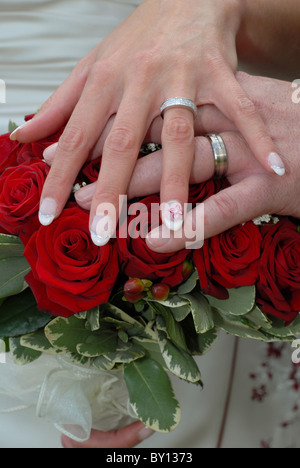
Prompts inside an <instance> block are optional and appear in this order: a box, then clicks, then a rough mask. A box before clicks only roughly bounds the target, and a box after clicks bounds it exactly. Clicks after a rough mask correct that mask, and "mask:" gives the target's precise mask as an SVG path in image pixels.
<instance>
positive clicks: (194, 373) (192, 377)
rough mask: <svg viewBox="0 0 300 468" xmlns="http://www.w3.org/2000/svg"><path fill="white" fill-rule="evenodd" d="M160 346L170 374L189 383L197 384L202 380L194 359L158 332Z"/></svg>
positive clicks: (162, 333)
mask: <svg viewBox="0 0 300 468" xmlns="http://www.w3.org/2000/svg"><path fill="white" fill-rule="evenodd" d="M158 344H159V347H160V350H161V354H162V356H163V358H164V361H165V363H166V366H167V368H168V369H169V371H170V372H172V373H173V374H175V375H176V376H177V377H179V378H181V379H184V380H187V381H188V382H192V383H195V382H199V381H200V380H201V374H200V371H199V369H198V366H197V364H196V362H195V361H194V359H193V357H192V356H191V355H190V354H189V353H187V352H185V351H183V350H182V349H179V348H178V347H177V346H176V345H175V344H174V343H172V342H171V341H170V340H168V339H167V337H166V335H165V333H164V332H162V331H158Z"/></svg>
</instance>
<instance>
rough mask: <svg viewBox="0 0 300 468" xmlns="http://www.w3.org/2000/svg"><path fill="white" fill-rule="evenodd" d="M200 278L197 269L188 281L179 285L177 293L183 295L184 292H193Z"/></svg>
mask: <svg viewBox="0 0 300 468" xmlns="http://www.w3.org/2000/svg"><path fill="white" fill-rule="evenodd" d="M198 279H199V275H198V272H197V270H195V271H194V272H193V273H192V274H191V276H190V277H189V278H188V279H187V281H186V282H185V283H183V284H181V285H180V286H179V288H178V290H177V294H178V295H179V296H181V295H182V294H189V293H190V292H192V291H193V290H194V289H195V287H196V285H197V282H198Z"/></svg>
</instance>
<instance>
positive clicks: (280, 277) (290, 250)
mask: <svg viewBox="0 0 300 468" xmlns="http://www.w3.org/2000/svg"><path fill="white" fill-rule="evenodd" d="M262 232H263V242H262V252H263V253H262V256H261V261H260V265H259V280H258V283H257V292H258V298H257V302H258V303H259V305H260V306H261V307H262V310H263V311H264V312H265V313H267V314H270V315H273V316H275V317H278V318H280V319H282V320H284V321H285V322H291V321H293V320H294V319H295V318H296V317H297V315H298V313H299V311H300V234H299V232H298V231H297V226H295V225H294V224H293V223H292V222H291V221H289V219H287V218H284V219H282V220H281V221H280V222H279V223H278V224H276V225H268V226H266V227H264V228H263V230H262Z"/></svg>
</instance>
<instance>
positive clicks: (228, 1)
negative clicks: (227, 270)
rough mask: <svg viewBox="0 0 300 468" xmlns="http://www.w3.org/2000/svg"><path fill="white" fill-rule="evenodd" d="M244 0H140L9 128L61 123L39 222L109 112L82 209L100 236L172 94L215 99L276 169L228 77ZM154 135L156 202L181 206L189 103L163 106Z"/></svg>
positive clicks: (62, 194)
mask: <svg viewBox="0 0 300 468" xmlns="http://www.w3.org/2000/svg"><path fill="white" fill-rule="evenodd" d="M243 3H244V2H242V1H241V0H186V1H184V2H183V1H182V0H145V1H144V2H143V3H142V4H141V6H140V7H139V8H137V9H136V11H135V12H134V13H133V14H132V15H131V16H130V17H129V18H128V19H126V20H125V21H124V22H123V23H122V24H121V25H120V26H119V27H118V28H116V29H115V30H114V31H113V32H112V33H111V34H110V35H109V36H108V37H107V38H106V39H105V40H104V41H103V42H101V43H100V45H99V46H98V47H96V48H95V49H94V50H93V51H92V52H91V53H90V54H89V55H88V56H87V57H85V58H84V59H83V60H82V61H81V62H80V63H79V64H78V65H77V66H76V67H75V69H74V71H73V72H72V73H71V75H70V76H69V78H68V79H67V80H66V81H65V82H64V83H63V84H62V86H61V87H60V88H59V89H58V90H57V91H56V93H55V94H54V95H53V96H52V97H51V98H50V99H49V100H48V101H47V102H46V103H45V105H44V106H43V107H42V109H41V111H40V112H39V113H38V114H37V116H36V117H35V118H34V119H33V120H32V121H30V122H29V123H28V124H26V126H25V127H23V128H20V129H19V130H17V131H16V132H15V133H14V135H13V136H12V138H17V139H18V140H19V141H21V142H26V141H30V140H38V139H40V138H43V137H45V136H46V135H49V134H51V133H53V132H55V131H56V130H58V129H59V128H60V127H62V126H63V125H64V124H67V125H66V129H65V131H64V133H63V135H62V137H61V139H60V141H59V144H58V147H57V150H56V155H55V159H54V162H53V164H52V168H51V171H50V174H49V176H48V178H47V181H46V184H45V187H44V190H43V193H42V197H41V206H40V220H41V222H42V224H45V225H47V224H50V223H51V222H52V221H53V219H54V218H55V217H57V216H59V214H60V213H61V211H62V209H63V207H64V205H65V203H66V201H67V199H68V197H69V194H70V193H71V190H72V186H73V183H74V180H75V179H76V176H77V174H78V172H79V171H80V169H81V167H82V165H83V163H84V162H85V161H86V159H87V158H88V155H89V153H90V152H91V151H92V150H93V148H94V147H95V145H96V143H97V141H98V139H99V137H100V136H101V134H102V132H103V130H104V128H105V126H106V124H107V122H108V120H109V119H110V118H111V116H112V115H114V114H115V115H116V118H115V120H114V124H113V126H112V128H111V131H110V132H109V134H108V135H107V138H106V140H105V144H104V149H103V158H102V166H101V173H100V176H99V181H98V184H97V187H96V190H95V193H94V195H93V201H92V205H91V218H90V229H91V232H92V237H93V240H94V242H95V243H97V245H103V244H104V243H106V242H107V241H108V240H109V237H110V235H112V234H113V232H114V230H115V222H114V220H113V218H114V216H109V212H108V216H104V215H105V214H107V213H106V212H105V209H106V208H108V211H109V208H110V207H112V208H113V210H112V211H113V212H114V213H118V212H119V210H118V204H119V195H122V194H126V193H127V189H128V186H129V183H130V179H131V176H132V173H133V171H134V168H135V164H136V160H137V156H138V153H139V148H140V146H141V144H142V142H143V140H144V137H145V134H146V133H147V131H148V129H149V127H150V125H151V123H152V122H153V120H154V119H155V118H156V117H157V116H159V114H160V106H161V105H162V103H163V102H164V101H165V100H166V99H168V98H172V97H175V96H182V97H185V98H189V99H191V100H193V101H195V103H196V104H197V105H198V106H201V105H205V104H215V106H216V107H217V108H218V109H219V110H220V111H222V112H223V113H224V115H225V116H226V117H227V118H228V119H229V120H230V121H232V122H233V123H234V125H235V127H236V128H237V129H238V130H239V131H240V132H241V134H242V135H243V136H244V138H245V140H246V141H247V143H248V145H249V148H250V149H251V150H252V152H253V154H254V155H255V156H256V157H257V159H258V161H260V163H261V165H262V167H264V168H265V169H267V170H268V171H269V172H273V171H274V167H275V166H274V161H273V159H272V157H271V159H270V155H273V158H274V155H275V159H276V160H277V163H278V161H279V163H278V164H279V165H282V166H283V163H282V161H281V159H280V157H279V156H276V152H277V149H276V147H275V145H274V143H273V141H272V139H271V137H270V135H269V133H268V131H267V129H266V127H265V124H264V122H263V120H262V119H261V117H260V116H259V114H258V113H257V112H256V109H255V106H254V104H253V102H252V100H251V99H250V98H249V97H248V95H247V94H246V92H245V91H244V90H243V89H242V87H241V86H240V84H239V83H238V82H237V80H236V78H235V71H236V67H237V52H236V36H237V34H238V31H239V28H240V25H241V22H242V18H243ZM161 141H162V144H163V158H162V173H161V184H160V189H161V202H162V203H168V202H170V201H174V200H176V201H178V202H179V203H180V204H181V205H183V204H184V203H185V202H186V201H187V197H188V183H189V179H190V173H191V168H192V164H193V158H194V121H193V114H192V112H190V110H188V109H184V108H176V109H169V110H167V111H166V112H165V119H164V123H163V127H162V133H161ZM278 164H277V165H278ZM275 170H276V167H275ZM104 221H105V223H104ZM165 222H166V221H165ZM103 225H105V226H106V228H107V229H106V230H105V232H103V230H102V228H101V226H102V227H103Z"/></svg>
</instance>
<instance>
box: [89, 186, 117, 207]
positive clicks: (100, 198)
mask: <svg viewBox="0 0 300 468" xmlns="http://www.w3.org/2000/svg"><path fill="white" fill-rule="evenodd" d="M119 195H120V191H119V190H118V189H117V188H116V187H112V186H105V187H101V188H100V191H99V192H97V193H96V194H95V196H94V202H96V204H97V206H99V205H100V204H102V205H103V206H104V205H107V206H108V205H111V206H118V204H119Z"/></svg>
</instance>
